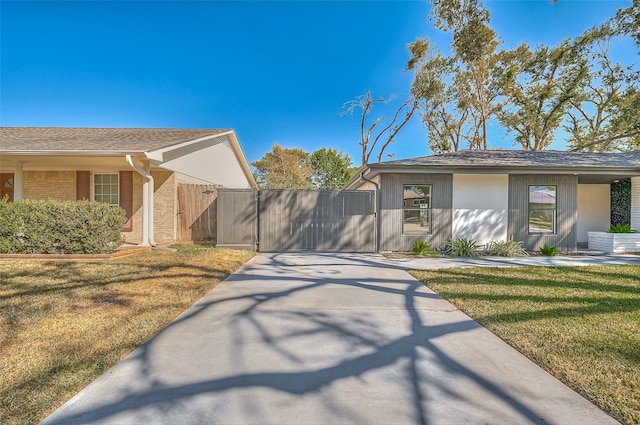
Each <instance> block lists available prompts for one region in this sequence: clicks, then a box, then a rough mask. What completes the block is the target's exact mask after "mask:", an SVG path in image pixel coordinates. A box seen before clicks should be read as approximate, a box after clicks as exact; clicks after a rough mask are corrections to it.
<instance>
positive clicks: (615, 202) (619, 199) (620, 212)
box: [611, 179, 631, 225]
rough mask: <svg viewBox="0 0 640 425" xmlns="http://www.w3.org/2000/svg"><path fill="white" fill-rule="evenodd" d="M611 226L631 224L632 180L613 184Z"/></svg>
mask: <svg viewBox="0 0 640 425" xmlns="http://www.w3.org/2000/svg"><path fill="white" fill-rule="evenodd" d="M611 224H612V225H616V224H621V225H624V224H631V179H623V180H620V181H619V182H617V183H612V184H611Z"/></svg>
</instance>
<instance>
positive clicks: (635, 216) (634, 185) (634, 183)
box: [631, 177, 640, 232]
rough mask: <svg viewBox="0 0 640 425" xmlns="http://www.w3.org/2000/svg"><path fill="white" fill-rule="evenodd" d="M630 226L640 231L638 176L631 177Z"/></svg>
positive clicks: (639, 183)
mask: <svg viewBox="0 0 640 425" xmlns="http://www.w3.org/2000/svg"><path fill="white" fill-rule="evenodd" d="M631 228H632V229H634V230H637V231H638V232H640V177H633V178H632V179H631Z"/></svg>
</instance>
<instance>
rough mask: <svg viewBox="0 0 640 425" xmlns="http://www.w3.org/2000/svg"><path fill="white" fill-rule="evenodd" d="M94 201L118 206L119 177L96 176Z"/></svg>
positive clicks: (109, 175) (111, 175) (115, 175)
mask: <svg viewBox="0 0 640 425" xmlns="http://www.w3.org/2000/svg"><path fill="white" fill-rule="evenodd" d="M93 189H94V191H93V195H94V196H93V199H94V200H96V201H98V202H106V203H107V204H109V205H114V206H118V175H117V174H95V175H94V176H93Z"/></svg>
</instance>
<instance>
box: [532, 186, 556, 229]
mask: <svg viewBox="0 0 640 425" xmlns="http://www.w3.org/2000/svg"><path fill="white" fill-rule="evenodd" d="M557 193H558V186H529V233H549V234H553V233H556V217H557V215H558V214H557V204H556V194H557Z"/></svg>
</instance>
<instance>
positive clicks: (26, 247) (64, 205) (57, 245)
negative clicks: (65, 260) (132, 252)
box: [0, 200, 127, 254]
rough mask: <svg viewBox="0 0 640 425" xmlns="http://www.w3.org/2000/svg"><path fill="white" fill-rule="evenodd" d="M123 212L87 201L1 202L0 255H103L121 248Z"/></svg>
mask: <svg viewBox="0 0 640 425" xmlns="http://www.w3.org/2000/svg"><path fill="white" fill-rule="evenodd" d="M126 222H127V215H126V212H125V211H124V210H123V209H122V208H118V207H111V206H109V205H107V204H103V203H99V202H89V201H54V200H48V201H43V200H22V201H17V202H6V200H2V201H0V253H5V254H6V253H15V254H103V253H109V252H113V251H114V250H115V249H116V248H117V247H118V246H120V245H121V244H122V234H121V230H122V227H123V226H124V224H125V223H126Z"/></svg>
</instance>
